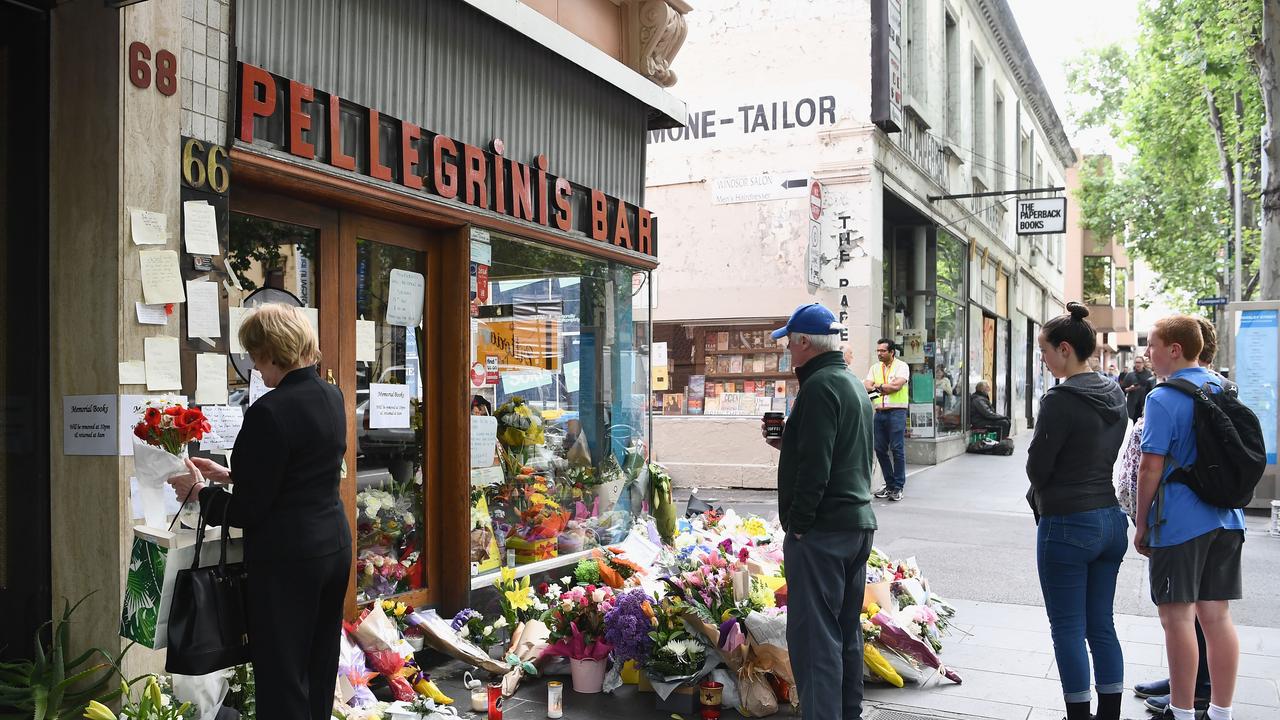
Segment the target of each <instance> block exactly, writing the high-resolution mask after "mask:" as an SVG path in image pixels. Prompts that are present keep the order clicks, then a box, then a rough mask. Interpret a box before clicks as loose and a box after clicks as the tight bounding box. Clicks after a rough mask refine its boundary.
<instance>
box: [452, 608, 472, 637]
mask: <svg viewBox="0 0 1280 720" xmlns="http://www.w3.org/2000/svg"><path fill="white" fill-rule="evenodd" d="M478 617H480V613H478V612H476V611H475V610H472V609H471V608H467V609H465V610H459V611H458V614H457V615H454V616H453V621H452V622H450V623H449V627H450V628H452V629H453V631H454V632H459V631H461V630H462V626H463V625H466V624H467V623H469V622H471V621H472V620H473V619H475V618H478Z"/></svg>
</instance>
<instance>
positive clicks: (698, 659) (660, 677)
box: [644, 597, 707, 683]
mask: <svg viewBox="0 0 1280 720" xmlns="http://www.w3.org/2000/svg"><path fill="white" fill-rule="evenodd" d="M652 609H653V614H654V618H653V623H652V625H653V630H651V631H650V632H649V639H650V640H651V641H652V642H653V647H652V650H651V652H650V653H649V658H648V660H647V661H646V662H645V664H644V670H645V672H646V673H647V674H648V675H649V677H650V678H652V679H653V680H654V681H657V682H671V683H675V682H684V681H688V680H692V679H693V678H695V677H697V675H698V673H700V672H701V671H702V668H703V665H705V664H706V660H707V648H706V646H705V645H703V644H702V641H701V640H699V639H698V638H697V637H695V636H694V635H692V634H691V633H689V631H688V630H686V629H685V624H684V617H685V614H686V613H688V612H689V608H688V606H686V605H685V604H684V603H683V602H681V601H680V600H679V599H678V598H672V597H666V598H663V599H662V602H660V603H658V604H657V605H656V606H654V607H653V608H652Z"/></svg>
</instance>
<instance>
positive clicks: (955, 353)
mask: <svg viewBox="0 0 1280 720" xmlns="http://www.w3.org/2000/svg"><path fill="white" fill-rule="evenodd" d="M936 318H937V319H936V323H937V329H938V330H937V345H936V348H935V351H934V352H935V354H934V358H933V361H934V364H933V376H934V396H933V402H934V409H935V412H936V415H937V428H938V436H939V437H943V436H948V435H959V434H962V433H964V409H965V406H966V400H967V396H966V389H965V363H966V359H967V358H966V349H965V343H964V334H965V333H964V331H965V322H966V318H965V310H964V306H963V305H961V304H959V303H956V302H952V301H951V300H947V299H946V298H941V297H940V298H938V302H937V306H936Z"/></svg>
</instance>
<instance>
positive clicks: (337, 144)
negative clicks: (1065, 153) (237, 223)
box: [236, 63, 658, 257]
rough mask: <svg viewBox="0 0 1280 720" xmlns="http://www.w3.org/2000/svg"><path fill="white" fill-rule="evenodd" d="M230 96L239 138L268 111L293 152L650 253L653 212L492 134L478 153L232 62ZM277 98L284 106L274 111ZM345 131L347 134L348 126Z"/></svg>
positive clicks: (654, 243)
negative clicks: (560, 172)
mask: <svg viewBox="0 0 1280 720" xmlns="http://www.w3.org/2000/svg"><path fill="white" fill-rule="evenodd" d="M280 89H283V90H284V93H283V97H282V98H281V96H280V93H279V90H280ZM278 98H280V99H279V100H278ZM239 99H240V103H239V108H238V112H237V113H236V117H237V122H238V126H237V130H236V136H237V137H238V138H240V140H242V141H244V142H246V143H253V136H254V120H255V119H256V118H272V117H274V118H277V120H278V122H279V123H280V125H281V126H283V128H284V137H283V143H282V144H283V146H284V149H285V150H287V151H288V152H290V153H292V154H293V155H296V156H298V157H301V158H305V159H307V160H316V159H320V160H322V161H324V162H327V163H329V164H330V165H332V166H334V167H336V168H340V169H343V170H349V171H352V172H360V173H362V174H364V175H368V176H369V177H372V178H377V179H379V180H383V181H385V182H394V183H398V184H400V185H403V186H404V187H407V188H411V189H413V190H421V191H424V192H429V193H432V194H434V195H437V196H439V197H441V198H444V199H446V200H455V201H459V202H464V203H466V204H468V205H473V206H475V207H478V208H483V209H485V210H492V211H493V212H497V213H501V214H503V215H508V216H510V217H513V218H516V219H518V220H527V221H529V222H534V223H538V224H540V225H545V226H547V227H549V228H553V229H556V230H560V231H563V232H574V231H579V232H582V233H583V234H585V235H586V236H587V237H589V238H591V239H592V240H595V241H597V242H601V243H608V244H611V245H616V246H618V247H621V248H626V249H628V250H634V251H637V252H640V253H643V254H645V255H652V256H655V257H656V256H657V251H658V221H657V218H655V217H654V216H653V215H652V214H651V213H650V212H649V211H648V210H645V209H644V208H642V207H638V206H635V205H631V204H629V203H626V202H624V201H622V200H619V199H618V198H615V197H612V196H610V195H606V194H605V193H603V192H601V191H600V190H596V189H594V188H588V187H584V186H582V185H576V184H574V183H571V182H569V181H568V180H566V179H565V178H561V177H556V176H555V175H551V174H550V173H548V172H547V168H548V167H549V163H548V161H547V157H546V156H545V155H539V156H537V157H536V158H534V160H533V163H532V164H530V165H525V164H524V163H521V162H517V161H515V160H511V159H509V158H506V157H503V155H502V153H503V152H504V150H505V148H504V147H503V142H502V141H501V140H496V139H495V140H494V141H493V143H492V146H491V150H483V149H481V148H478V147H475V146H474V145H468V144H467V143H464V142H459V141H457V140H454V139H453V138H451V137H449V136H447V135H442V134H439V133H434V132H431V131H429V130H424V129H422V128H420V127H418V126H417V125H414V124H413V123H411V122H409V121H407V120H395V119H393V118H388V117H384V116H383V115H382V114H381V113H379V112H378V111H377V110H375V109H373V108H364V107H360V106H356V105H353V104H351V103H347V102H344V101H343V100H342V99H341V98H339V97H338V95H336V94H334V93H327V94H326V93H323V92H318V91H316V90H315V89H314V88H312V87H311V86H310V85H305V84H303V83H300V82H297V81H295V80H289V79H286V78H277V77H276V76H274V75H272V74H271V73H269V72H267V71H266V70H263V69H262V68H259V67H255V66H253V65H249V64H247V63H240V98H239ZM281 103H283V105H284V107H277V105H280V104H281ZM353 110H354V111H355V112H356V114H357V117H359V116H363V117H362V118H360V119H362V120H363V122H362V123H360V125H362V126H363V127H362V128H361V129H362V131H363V132H360V133H357V134H358V135H360V136H361V137H360V138H359V140H358V142H357V143H355V145H356V146H355V147H350V146H344V144H343V142H342V138H343V135H344V133H343V125H344V124H343V116H344V115H346V116H348V117H349V116H350V115H351V113H352V111H353ZM347 130H348V132H347V133H345V134H346V135H347V136H348V138H350V135H351V133H350V130H351V124H350V122H348V123H347ZM318 145H319V146H321V147H320V149H319V150H317V146H318ZM320 156H323V157H320ZM357 157H359V158H360V162H359V163H357ZM357 165H359V167H358V168H357Z"/></svg>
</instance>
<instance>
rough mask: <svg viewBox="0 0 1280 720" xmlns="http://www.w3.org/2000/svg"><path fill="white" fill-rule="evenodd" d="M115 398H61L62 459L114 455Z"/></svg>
mask: <svg viewBox="0 0 1280 720" xmlns="http://www.w3.org/2000/svg"><path fill="white" fill-rule="evenodd" d="M116 402H117V401H116V396H115V395H64V396H63V398H62V452H63V454H64V455H115V454H116V437H117V433H118V432H119V425H118V420H119V416H118V414H117V412H116Z"/></svg>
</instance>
